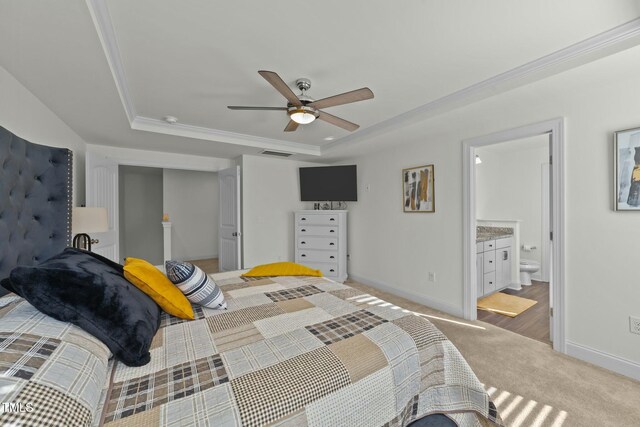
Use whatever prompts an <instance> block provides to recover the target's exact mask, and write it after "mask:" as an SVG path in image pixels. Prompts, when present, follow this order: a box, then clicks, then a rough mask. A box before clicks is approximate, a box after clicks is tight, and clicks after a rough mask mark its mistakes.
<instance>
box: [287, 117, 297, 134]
mask: <svg viewBox="0 0 640 427" xmlns="http://www.w3.org/2000/svg"><path fill="white" fill-rule="evenodd" d="M296 129H298V123H296V122H294V121H293V120H289V123H287V127H285V128H284V131H285V132H293V131H294V130H296Z"/></svg>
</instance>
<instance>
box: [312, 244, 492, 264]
mask: <svg viewBox="0 0 640 427" xmlns="http://www.w3.org/2000/svg"><path fill="white" fill-rule="evenodd" d="M302 243H304V242H302ZM489 264H493V261H491V260H489Z"/></svg>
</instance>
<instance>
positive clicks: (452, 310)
mask: <svg viewBox="0 0 640 427" xmlns="http://www.w3.org/2000/svg"><path fill="white" fill-rule="evenodd" d="M349 278H350V279H351V280H354V281H356V282H360V283H362V284H364V285H367V286H371V287H372V288H376V289H379V290H381V291H384V292H389V293H390V294H394V295H397V296H399V297H402V298H406V299H408V300H411V301H415V302H417V303H419V304H422V305H425V306H427V307H429V308H433V309H436V310H440V311H443V312H445V313H447V314H451V315H453V316H458V317H463V316H464V314H463V311H462V307H455V306H453V305H451V304H449V303H446V302H443V301H439V300H435V299H431V298H427V297H425V296H422V295H416V294H413V293H411V292H407V291H403V290H402V289H398V288H396V287H393V286H391V285H388V284H386V283H382V282H379V281H377V280H372V279H367V278H366V277H362V276H357V275H353V274H349Z"/></svg>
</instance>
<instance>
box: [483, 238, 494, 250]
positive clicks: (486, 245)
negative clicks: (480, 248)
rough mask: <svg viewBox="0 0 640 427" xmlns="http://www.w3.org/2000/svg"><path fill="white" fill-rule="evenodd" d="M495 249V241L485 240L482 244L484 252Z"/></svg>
mask: <svg viewBox="0 0 640 427" xmlns="http://www.w3.org/2000/svg"><path fill="white" fill-rule="evenodd" d="M495 248H496V241H495V240H487V241H486V242H484V250H485V251H492V250H494V249H495Z"/></svg>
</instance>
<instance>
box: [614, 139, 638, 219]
mask: <svg viewBox="0 0 640 427" xmlns="http://www.w3.org/2000/svg"><path fill="white" fill-rule="evenodd" d="M613 145H614V154H613V158H614V165H613V167H614V173H615V177H614V182H615V183H614V201H613V208H614V210H616V211H640V128H635V129H627V130H621V131H618V132H615V133H614V143H613Z"/></svg>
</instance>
